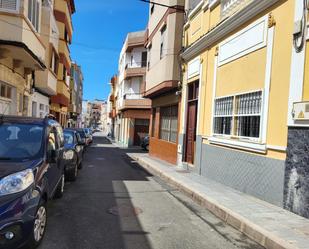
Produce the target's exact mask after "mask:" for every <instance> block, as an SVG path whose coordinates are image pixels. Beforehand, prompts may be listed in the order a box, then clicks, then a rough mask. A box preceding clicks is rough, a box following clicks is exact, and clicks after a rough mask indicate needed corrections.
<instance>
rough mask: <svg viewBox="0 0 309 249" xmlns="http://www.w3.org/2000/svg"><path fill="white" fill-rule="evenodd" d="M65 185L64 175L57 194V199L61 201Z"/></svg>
mask: <svg viewBox="0 0 309 249" xmlns="http://www.w3.org/2000/svg"><path fill="white" fill-rule="evenodd" d="M64 184H65V176H64V174H62V176H61V179H60V182H59V184H58V186H57V189H56V192H55V198H57V199H60V198H61V197H62V196H63V192H64Z"/></svg>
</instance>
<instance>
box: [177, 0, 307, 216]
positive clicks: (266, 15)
mask: <svg viewBox="0 0 309 249" xmlns="http://www.w3.org/2000/svg"><path fill="white" fill-rule="evenodd" d="M305 2H306V1H302V0H287V1H283V0H221V1H218V0H211V1H203V0H202V1H196V0H194V1H191V0H189V1H186V9H188V10H189V15H188V18H187V20H186V23H185V25H184V38H183V43H184V47H185V50H184V52H183V53H182V59H183V60H184V64H183V86H182V105H181V112H180V113H181V118H180V129H179V132H180V134H179V141H180V146H179V151H178V154H179V158H181V159H182V162H184V163H185V164H186V165H188V167H189V168H191V169H192V170H194V171H196V172H197V173H198V174H201V175H203V176H205V177H206V178H210V179H212V180H215V181H217V182H220V183H222V184H225V185H227V186H230V187H232V188H235V189H237V190H239V191H242V192H245V193H247V194H250V195H253V196H255V197H257V198H260V199H262V200H265V201H268V202H270V203H272V204H275V205H278V206H281V207H285V208H287V209H289V210H291V211H293V212H295V213H298V214H300V215H303V216H305V217H309V209H308V200H309V195H308V179H309V167H308V162H309V155H308V153H307V151H308V147H309V142H308V141H309V140H308V137H309V129H308V125H309V122H308V120H309V116H308V115H309V114H308V112H309V109H308V107H309V105H308V102H306V101H308V100H309V99H308V98H309V94H308V92H309V89H308V86H309V66H308V65H309V64H308V62H309V54H308V50H307V49H306V47H307V46H308V32H307V27H308V26H307V25H308V24H307V14H308V13H307V12H308V11H307V7H308V6H305V5H304V3H305ZM305 151H306V152H305Z"/></svg>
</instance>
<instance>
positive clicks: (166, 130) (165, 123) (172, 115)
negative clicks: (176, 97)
mask: <svg viewBox="0 0 309 249" xmlns="http://www.w3.org/2000/svg"><path fill="white" fill-rule="evenodd" d="M160 114H161V115H160V139H162V140H165V141H168V142H172V143H176V141H177V133H178V106H177V105H175V106H169V107H162V108H161V110H160Z"/></svg>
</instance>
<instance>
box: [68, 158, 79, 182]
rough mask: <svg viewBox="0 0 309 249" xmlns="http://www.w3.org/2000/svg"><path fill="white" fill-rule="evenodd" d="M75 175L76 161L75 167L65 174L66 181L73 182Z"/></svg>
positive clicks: (76, 169) (76, 173) (76, 172)
mask: <svg viewBox="0 0 309 249" xmlns="http://www.w3.org/2000/svg"><path fill="white" fill-rule="evenodd" d="M77 175H78V166H77V163H76V165H75V168H74V169H73V170H70V171H69V172H68V175H67V178H68V181H70V182H75V181H76V178H77Z"/></svg>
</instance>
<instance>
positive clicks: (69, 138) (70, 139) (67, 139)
mask: <svg viewBox="0 0 309 249" xmlns="http://www.w3.org/2000/svg"><path fill="white" fill-rule="evenodd" d="M63 135H64V143H65V144H73V143H74V134H73V133H72V132H68V131H65V132H64V133H63Z"/></svg>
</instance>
